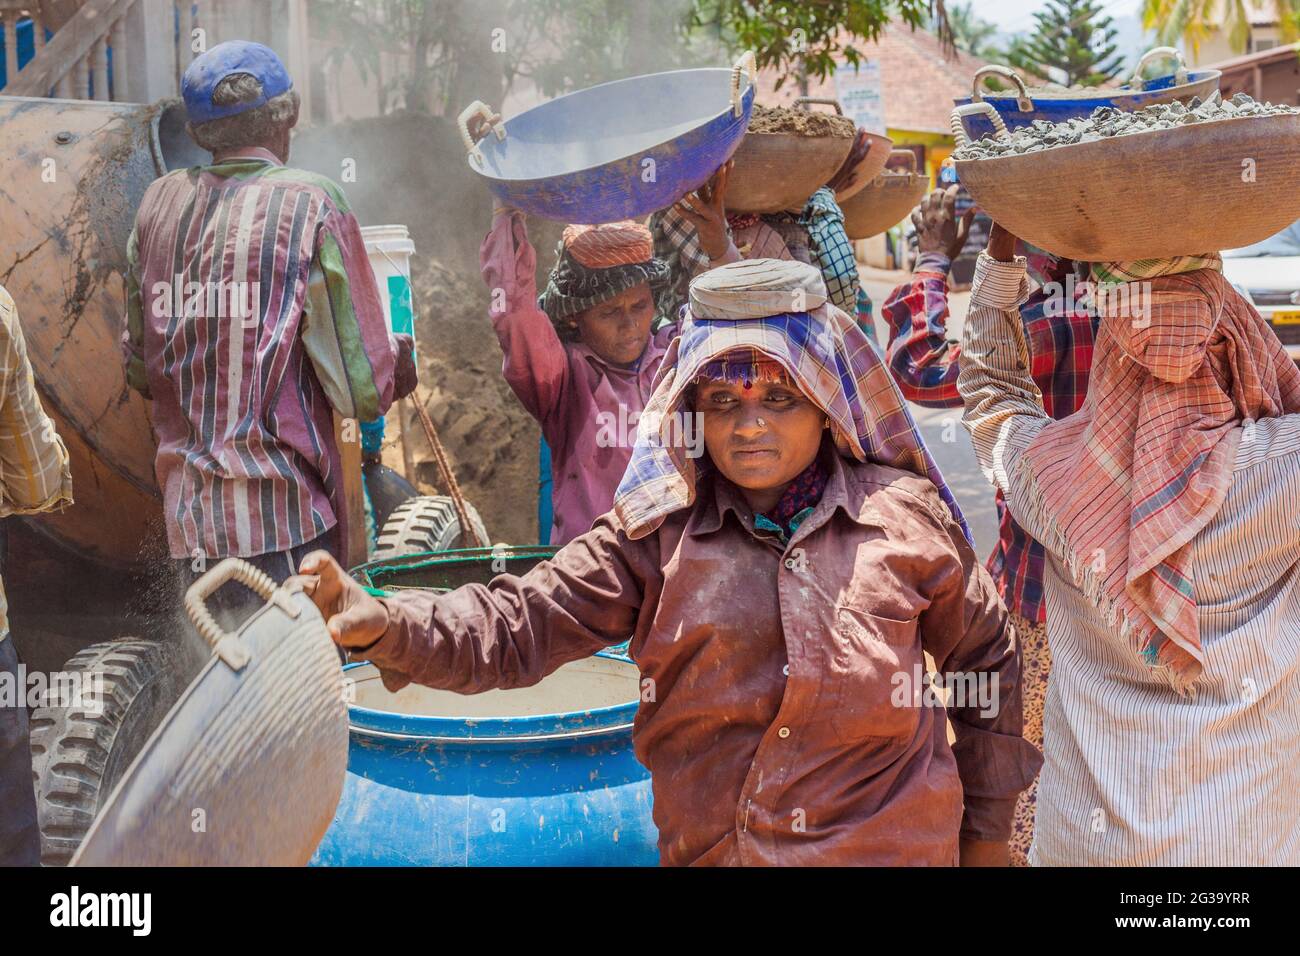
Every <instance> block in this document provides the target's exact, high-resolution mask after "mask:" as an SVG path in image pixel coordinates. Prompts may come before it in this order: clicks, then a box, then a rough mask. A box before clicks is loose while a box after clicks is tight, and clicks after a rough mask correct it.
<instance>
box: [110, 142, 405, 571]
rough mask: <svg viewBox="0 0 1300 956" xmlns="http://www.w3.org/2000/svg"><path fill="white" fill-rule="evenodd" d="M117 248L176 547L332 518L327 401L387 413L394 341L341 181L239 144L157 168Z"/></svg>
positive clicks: (265, 539)
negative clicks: (125, 261)
mask: <svg viewBox="0 0 1300 956" xmlns="http://www.w3.org/2000/svg"><path fill="white" fill-rule="evenodd" d="M128 255H129V260H130V274H129V276H128V281H127V295H128V309H127V329H126V331H125V333H124V335H123V346H124V350H125V353H126V360H127V379H128V381H129V382H130V383H131V385H132V387H134V388H136V389H138V390H139V391H141V392H142V393H143V394H144V395H145V396H146V397H147V398H152V400H153V403H154V410H153V424H154V429H155V431H156V432H157V437H158V456H157V460H156V471H157V474H158V483H159V485H161V486H162V489H163V498H164V506H165V509H166V517H167V537H168V544H169V546H170V549H171V553H172V556H173V557H178V558H180V557H197V556H200V555H202V556H204V557H208V558H220V557H226V556H230V555H236V556H242V557H251V556H254V555H259V554H265V553H268V552H273V551H287V550H289V549H291V548H294V547H297V546H298V545H301V544H304V543H305V542H307V541H310V540H312V539H313V538H316V537H319V536H320V535H321V534H323V533H324V532H325V531H327V530H329V529H330V528H332V527H333V526H334V525H335V524H336V523H337V520H338V516H339V515H340V514H342V513H343V508H342V506H341V503H340V502H339V500H338V495H339V494H340V493H341V488H342V482H341V481H340V480H339V467H340V466H339V455H338V449H337V447H336V445H335V441H334V423H333V413H334V412H335V411H337V412H338V414H339V415H340V416H342V417H343V418H345V419H353V420H356V421H369V420H371V419H374V418H377V417H379V416H380V415H382V414H383V413H384V412H385V411H386V410H387V409H388V406H389V405H390V404H391V401H392V393H393V370H394V364H395V358H396V352H397V347H396V343H395V342H394V341H393V339H392V336H391V335H389V333H388V330H387V326H386V323H385V319H384V313H383V306H382V303H381V300H380V298H379V289H378V286H377V284H376V282H375V278H374V273H373V272H372V271H371V269H370V265H369V262H368V260H367V258H366V250H365V245H364V243H363V241H362V238H361V231H360V227H359V225H358V224H357V221H356V218H355V217H354V216H353V215H352V213H351V211H350V210H349V208H348V205H347V201H346V199H345V198H344V197H343V193H342V190H340V189H339V187H338V186H336V185H335V184H334V183H332V182H331V181H330V180H328V179H326V178H325V177H323V176H318V175H316V174H314V173H309V172H305V171H303V170H298V169H289V168H286V167H284V166H282V165H281V164H280V163H279V162H278V161H276V159H275V158H274V156H273V155H272V154H271V153H269V152H268V151H266V150H262V149H248V150H241V151H238V152H237V153H234V154H231V155H229V156H226V157H223V158H222V160H220V161H218V162H217V163H216V164H215V165H212V166H206V167H192V168H190V169H184V170H177V171H176V172H173V173H169V174H168V175H166V176H164V177H162V178H161V179H158V180H157V181H155V182H154V183H153V184H152V185H151V186H150V187H149V189H148V190H147V191H146V193H145V196H144V199H143V200H142V202H141V204H140V209H139V212H138V213H137V215H136V223H135V230H134V232H133V233H132V235H131V241H130V247H129V250H128Z"/></svg>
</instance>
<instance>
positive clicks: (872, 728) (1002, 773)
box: [366, 445, 1039, 865]
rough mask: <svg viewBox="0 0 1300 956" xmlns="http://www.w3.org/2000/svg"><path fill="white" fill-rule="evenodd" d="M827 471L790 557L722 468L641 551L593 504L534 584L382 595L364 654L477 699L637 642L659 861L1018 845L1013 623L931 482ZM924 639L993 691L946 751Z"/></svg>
mask: <svg viewBox="0 0 1300 956" xmlns="http://www.w3.org/2000/svg"><path fill="white" fill-rule="evenodd" d="M829 450H830V447H829V445H828V446H826V448H825V449H824V451H829ZM826 464H827V466H828V479H827V484H826V487H825V491H824V493H823V495H822V497H821V500H820V501H819V502H818V504H817V505H816V507H815V508H814V509H813V512H812V514H811V515H809V516H808V517H807V518H806V519H804V520H803V521H802V523H801V524H800V525H799V527H798V529H797V531H796V532H795V534H794V536H793V537H792V538H791V540H790V542H789V545H788V546H787V547H785V548H782V547H781V545H780V544H779V543H778V542H777V538H776V536H775V535H772V534H767V533H762V532H759V533H756V532H755V531H754V524H753V521H754V519H753V514H752V512H751V511H750V509H749V507H748V506H747V505H746V504H745V501H744V498H743V497H742V496H741V495H740V494H739V493H737V492H736V491H735V490H734V488H733V486H731V485H730V484H729V483H727V482H725V481H724V480H722V479H720V478H718V477H717V476H714V477H711V478H709V479H706V480H704V481H702V482H701V484H702V487H701V489H700V492H699V494H698V496H697V497H696V500H695V504H694V506H693V507H691V508H689V509H685V510H680V511H677V512H675V513H674V514H672V515H670V516H669V517H668V518H667V519H666V520H665V521H663V523H662V524H660V525H659V527H658V529H657V530H656V531H654V532H653V533H651V534H648V535H646V536H644V537H641V538H639V539H637V540H632V539H630V538H629V537H628V536H627V534H626V532H625V531H624V529H623V528H622V526H621V524H620V523H619V521H618V519H617V518H616V517H615V516H614V515H612V514H611V515H606V516H604V517H602V518H601V519H600V521H599V522H598V523H597V525H596V527H595V528H593V529H592V530H591V531H590V532H588V533H587V534H584V535H582V536H581V537H580V538H578V539H576V540H574V541H572V542H570V543H569V544H568V545H567V546H566V547H564V548H563V549H562V550H561V551H560V552H559V553H558V554H557V555H556V556H555V558H554V559H552V560H551V561H548V562H544V563H542V564H541V565H539V566H538V567H536V568H534V569H533V570H532V571H530V572H529V573H528V574H526V575H524V576H523V577H513V576H510V575H503V576H501V577H498V578H497V579H496V580H494V581H493V582H492V583H491V584H489V585H487V586H483V585H469V586H467V587H463V588H460V589H458V590H456V591H454V592H452V593H451V594H448V595H445V596H434V595H431V594H427V593H417V592H406V593H403V594H401V595H395V596H393V597H391V598H387V599H385V603H386V604H387V606H388V609H389V613H390V615H391V624H390V626H389V629H388V631H387V633H386V634H385V635H384V636H383V637H382V638H381V639H380V640H379V641H378V643H377V644H376V645H375V646H374V647H372V648H370V649H368V650H367V652H366V656H367V657H368V658H369V659H370V660H371V661H373V662H374V663H375V664H376V665H378V667H379V668H380V670H381V673H382V674H383V676H384V682H385V684H386V685H387V686H389V687H390V689H391V688H396V687H399V686H402V685H403V684H405V682H407V681H411V680H413V681H418V682H419V683H423V684H428V685H430V686H433V687H442V688H448V689H451V690H455V691H457V692H460V693H472V692H476V691H482V690H486V689H488V688H492V687H519V686H526V685H529V684H533V683H536V682H537V681H539V680H541V679H542V678H543V677H544V676H545V675H546V674H548V673H550V672H551V671H553V670H554V669H555V668H557V667H559V666H560V665H561V664H563V663H566V662H568V661H573V660H578V659H580V658H583V657H586V656H588V655H590V654H592V653H593V652H595V651H597V650H599V649H601V648H603V647H609V646H612V645H615V644H618V643H620V642H622V641H624V640H627V639H628V638H629V637H630V638H631V645H630V649H629V652H630V654H631V656H632V657H633V659H634V660H635V661H636V662H637V664H638V666H639V667H640V669H641V673H642V677H643V684H642V686H643V687H648V688H651V689H652V693H651V695H650V696H651V697H652V699H651V700H648V701H643V702H642V704H641V706H640V708H639V710H638V713H637V717H636V721H635V725H634V731H633V735H634V741H635V748H636V754H637V757H638V759H640V760H641V762H642V763H644V764H645V765H646V767H648V768H649V770H650V772H651V775H652V779H653V786H654V816H655V823H656V824H657V826H658V827H659V841H660V842H659V846H660V859H661V861H662V862H663V863H665V864H690V863H694V864H822V865H830V864H854V865H863V864H931V865H952V864H955V863H956V862H957V849H958V833H959V832H961V833H962V834H964V835H966V836H969V837H972V838H976V839H985V840H1005V839H1007V837H1008V835H1009V833H1010V829H1011V814H1012V810H1013V807H1014V804H1015V798H1016V794H1018V793H1019V792H1020V791H1021V790H1022V789H1023V788H1024V787H1025V786H1027V785H1028V784H1029V782H1030V780H1032V779H1033V776H1034V773H1035V771H1036V770H1037V767H1038V763H1039V757H1038V754H1037V752H1036V751H1035V750H1034V749H1033V747H1031V746H1030V745H1029V744H1027V743H1026V742H1025V741H1024V740H1023V739H1022V738H1021V736H1020V723H1021V717H1020V696H1019V686H1018V662H1017V654H1016V648H1015V638H1014V633H1013V631H1012V630H1011V628H1010V627H1009V626H1008V623H1007V616H1006V612H1005V611H1004V610H1003V608H1002V605H1001V601H1000V599H999V598H998V596H997V592H996V590H995V589H994V587H993V583H992V581H991V579H990V578H989V576H988V573H987V572H986V571H985V570H984V569H983V568H982V567H980V565H979V562H978V561H977V560H976V558H975V555H974V553H973V551H972V550H971V547H970V545H969V544H968V543H967V541H966V537H965V535H964V533H963V531H962V529H961V528H960V527H959V526H958V524H957V523H956V522H955V521H954V520H953V518H952V516H951V514H950V513H949V511H948V508H947V507H946V506H945V504H944V502H943V501H942V500H941V499H940V498H939V495H938V494H937V493H936V490H935V487H934V485H932V484H931V483H930V482H929V481H927V480H926V479H924V478H921V477H919V476H917V475H913V474H910V473H908V472H904V471H900V470H897V469H893V468H888V467H885V466H882V465H876V464H872V463H854V462H849V461H846V460H845V459H843V458H842V457H841V456H839V455H836V454H829V455H827V461H826ZM923 651H929V652H930V653H931V654H932V655H933V656H934V659H935V662H936V665H937V667H938V669H939V670H940V671H941V672H957V671H960V672H963V673H966V674H971V675H976V676H980V677H981V679H983V680H986V681H995V682H996V684H994V685H992V686H996V687H997V688H998V695H999V696H998V702H997V706H996V708H995V713H994V714H992V715H988V716H981V708H980V707H979V706H978V704H977V703H975V702H973V701H972V702H971V706H965V707H953V708H951V709H950V710H949V712H948V713H949V716H950V717H951V719H952V721H953V725H954V727H955V728H956V734H957V742H956V744H955V746H952V747H950V746H949V744H948V741H947V735H946V732H945V726H944V719H943V716H944V715H943V713H942V712H941V711H939V710H938V709H937V708H936V707H934V706H923V705H922V706H917V704H918V702H920V703H921V704H924V701H925V698H924V695H923V688H922V687H921V686H920V684H919V683H918V681H919V678H920V674H921V672H922V671H923V670H924V666H925V665H924V658H923ZM647 682H648V683H647ZM895 698H896V699H897V702H895ZM963 804H964V808H965V809H964V811H963Z"/></svg>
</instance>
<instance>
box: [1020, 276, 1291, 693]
mask: <svg viewBox="0 0 1300 956" xmlns="http://www.w3.org/2000/svg"><path fill="white" fill-rule="evenodd" d="M1216 260H1217V257H1214V256H1211V257H1183V258H1181V259H1178V260H1146V261H1145V262H1143V263H1141V264H1140V265H1139V264H1137V263H1104V264H1098V265H1100V266H1101V268H1097V266H1096V265H1094V268H1093V275H1094V277H1099V278H1103V279H1111V280H1113V279H1115V278H1120V279H1123V278H1126V277H1133V276H1145V277H1148V278H1147V280H1146V281H1143V282H1133V283H1132V284H1130V285H1121V286H1114V285H1111V286H1110V287H1109V288H1104V287H1101V286H1099V287H1098V288H1097V289H1096V290H1095V292H1096V295H1095V297H1094V306H1095V307H1096V308H1097V309H1098V311H1099V312H1100V313H1101V323H1100V326H1099V328H1098V334H1097V344H1096V351H1095V353H1094V355H1093V362H1092V372H1091V377H1090V381H1089V385H1088V395H1087V398H1086V399H1085V401H1084V404H1083V406H1082V407H1081V408H1080V409H1079V411H1077V412H1076V413H1074V414H1073V415H1071V416H1069V417H1068V418H1064V419H1060V420H1058V421H1053V422H1049V423H1048V424H1047V425H1046V426H1045V427H1044V428H1043V430H1042V431H1041V432H1039V434H1038V435H1037V437H1035V439H1034V441H1033V442H1032V443H1031V444H1030V446H1029V448H1028V449H1027V451H1026V452H1025V456H1024V459H1023V460H1022V462H1023V463H1022V466H1021V469H1022V470H1021V479H1022V480H1025V481H1027V482H1028V483H1029V485H1030V486H1031V488H1032V493H1031V494H1030V495H1029V496H1028V498H1029V499H1030V500H1032V501H1035V502H1038V505H1037V507H1038V509H1039V510H1040V513H1039V514H1038V515H1036V516H1035V517H1036V518H1037V519H1038V524H1039V525H1040V527H1043V528H1045V529H1046V531H1047V534H1048V536H1049V538H1048V541H1047V542H1046V543H1048V544H1049V546H1054V548H1055V549H1056V550H1058V551H1059V552H1060V553H1062V554H1063V555H1064V556H1065V559H1066V560H1065V563H1066V566H1067V568H1068V569H1069V572H1070V575H1071V576H1072V578H1073V579H1074V582H1075V584H1076V585H1077V586H1078V587H1079V588H1080V589H1081V590H1082V591H1083V592H1084V594H1086V595H1087V597H1088V598H1089V600H1091V601H1092V602H1093V603H1094V604H1096V605H1097V607H1098V608H1099V609H1100V610H1101V611H1102V613H1103V615H1104V616H1105V618H1106V620H1107V621H1108V622H1109V623H1110V624H1111V626H1113V627H1114V628H1115V629H1116V631H1117V632H1118V633H1119V635H1120V637H1121V639H1123V640H1127V641H1129V642H1130V643H1131V644H1132V646H1133V647H1134V648H1135V649H1136V650H1137V651H1138V652H1139V653H1141V654H1143V656H1144V657H1145V658H1146V660H1147V661H1148V662H1149V663H1150V664H1151V665H1152V667H1153V668H1154V669H1156V670H1157V671H1160V672H1162V673H1163V674H1164V675H1165V676H1166V677H1167V678H1168V679H1169V681H1170V683H1171V685H1172V686H1173V687H1174V688H1175V690H1177V691H1178V692H1179V693H1180V694H1184V695H1190V694H1191V693H1192V690H1193V684H1194V682H1195V680H1196V678H1197V677H1198V676H1199V675H1200V673H1201V670H1202V667H1203V665H1204V661H1205V656H1204V652H1203V649H1202V647H1201V636H1200V627H1199V623H1198V617H1197V609H1196V582H1195V581H1194V580H1193V576H1192V571H1191V562H1190V553H1189V549H1190V543H1191V541H1192V539H1193V538H1194V537H1195V536H1196V535H1197V533H1198V532H1200V531H1201V529H1202V528H1204V527H1205V526H1206V525H1207V524H1209V522H1210V520H1211V519H1212V518H1213V517H1214V516H1215V514H1216V513H1217V512H1218V510H1219V508H1220V507H1221V506H1222V504H1223V501H1224V498H1225V497H1226V495H1227V493H1228V487H1229V485H1230V484H1231V482H1232V470H1233V465H1234V462H1235V460H1236V454H1237V446H1238V443H1239V441H1240V438H1241V434H1242V432H1241V429H1239V428H1237V427H1236V426H1238V425H1240V424H1241V422H1242V421H1243V420H1247V419H1248V420H1252V421H1253V420H1255V419H1258V418H1265V417H1273V416H1278V415H1284V414H1288V413H1291V412H1297V411H1300V371H1297V369H1296V365H1295V363H1294V362H1292V361H1291V360H1290V359H1289V358H1288V357H1287V354H1286V351H1285V349H1284V348H1283V347H1282V344H1281V343H1280V342H1279V341H1278V339H1277V336H1276V335H1274V334H1273V332H1272V330H1271V329H1269V327H1268V325H1267V324H1266V323H1265V322H1264V320H1263V319H1262V318H1261V317H1260V316H1259V313H1257V312H1256V311H1255V310H1254V309H1253V308H1251V306H1250V305H1249V304H1248V303H1247V302H1246V301H1245V300H1243V299H1242V298H1241V296H1240V295H1238V294H1237V292H1236V291H1235V290H1234V289H1233V288H1232V286H1231V285H1229V284H1228V282H1227V280H1225V279H1224V278H1223V276H1222V275H1221V274H1220V272H1219V271H1218V270H1217V269H1214V268H1212V267H1210V268H1204V267H1202V265H1201V264H1203V263H1206V262H1209V263H1210V264H1211V266H1213V264H1214V263H1215V262H1216ZM1189 268H1190V270H1191V271H1187V270H1188V269H1189Z"/></svg>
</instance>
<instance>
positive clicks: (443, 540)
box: [371, 495, 492, 561]
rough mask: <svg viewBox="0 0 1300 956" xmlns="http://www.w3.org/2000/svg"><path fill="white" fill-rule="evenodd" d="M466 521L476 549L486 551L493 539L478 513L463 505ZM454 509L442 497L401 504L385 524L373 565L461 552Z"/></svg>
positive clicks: (460, 536)
mask: <svg viewBox="0 0 1300 956" xmlns="http://www.w3.org/2000/svg"><path fill="white" fill-rule="evenodd" d="M465 510H466V512H468V514H469V521H470V525H471V527H473V529H474V531H475V533H476V534H477V535H478V541H479V545H480V546H482V547H487V546H488V545H489V544H490V543H491V541H492V539H491V538H489V537H488V533H487V528H486V527H484V526H483V519H482V518H480V517H479V513H478V510H477V509H476V508H475V507H474V506H473V505H472V504H470V503H469V502H468V501H467V502H465ZM464 547H467V545H466V544H465V543H464V541H463V540H462V535H461V528H460V521H459V520H458V519H457V517H456V507H455V505H453V504H452V502H451V499H450V498H448V497H446V496H445V495H421V496H420V497H418V498H411V499H408V500H407V501H404V502H402V504H400V505H398V506H397V508H396V509H394V511H393V513H392V515H390V516H389V518H388V520H387V521H386V522H384V528H383V530H382V531H380V532H379V540H378V542H377V543H376V545H375V550H374V553H373V554H372V555H371V560H372V561H379V560H382V559H385V558H396V557H400V556H402V555H406V554H423V553H424V552H427V551H451V550H452V549H454V548H464Z"/></svg>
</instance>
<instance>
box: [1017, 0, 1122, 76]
mask: <svg viewBox="0 0 1300 956" xmlns="http://www.w3.org/2000/svg"><path fill="white" fill-rule="evenodd" d="M1100 13H1101V4H1100V2H1099V0H1048V5H1047V7H1046V8H1045V9H1043V10H1040V11H1038V12H1037V13H1035V14H1034V19H1035V20H1036V21H1037V24H1036V26H1035V27H1034V32H1033V33H1032V34H1031V35H1030V36H1029V37H1028V38H1020V37H1017V38H1015V39H1014V40H1013V41H1012V43H1011V46H1010V48H1009V49H1008V50H1007V55H1006V59H1007V61H1008V62H1009V63H1010V64H1011V65H1012V66H1014V67H1017V68H1019V69H1021V70H1023V71H1025V72H1027V73H1032V74H1034V75H1035V76H1038V77H1041V78H1043V79H1046V80H1058V81H1059V80H1060V74H1064V77H1065V79H1064V83H1065V85H1066V86H1097V85H1099V84H1101V83H1104V82H1106V81H1107V80H1109V79H1113V78H1114V77H1116V76H1118V75H1119V73H1120V71H1121V70H1123V68H1124V57H1123V56H1121V55H1118V54H1116V52H1115V50H1116V44H1115V35H1116V33H1117V31H1116V30H1115V28H1114V26H1113V25H1112V23H1113V21H1112V20H1111V18H1110V17H1108V16H1100ZM1053 71H1056V74H1057V75H1055V76H1054V75H1053Z"/></svg>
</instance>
